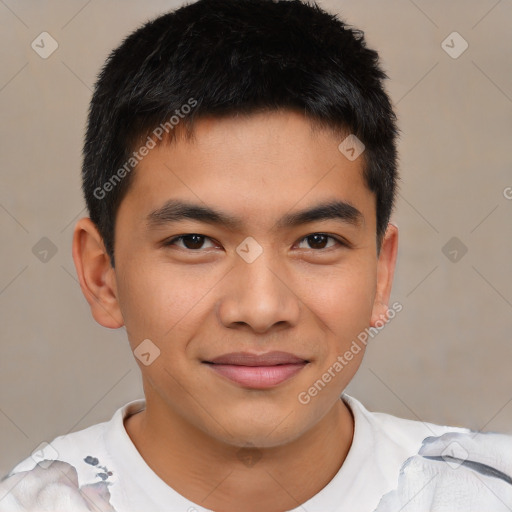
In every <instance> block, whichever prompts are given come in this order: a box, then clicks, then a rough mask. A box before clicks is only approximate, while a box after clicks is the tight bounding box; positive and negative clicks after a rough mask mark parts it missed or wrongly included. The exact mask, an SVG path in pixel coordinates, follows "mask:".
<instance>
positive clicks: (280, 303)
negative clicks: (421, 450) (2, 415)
mask: <svg viewBox="0 0 512 512" xmlns="http://www.w3.org/2000/svg"><path fill="white" fill-rule="evenodd" d="M194 134H195V137H194V139H193V140H186V139H185V138H183V137H178V138H177V140H176V141H174V142H172V143H171V144H165V145H160V146H158V147H157V148H155V149H153V150H152V151H150V153H149V154H148V155H147V156H146V157H145V158H144V159H143V160H142V162H141V163H140V164H139V165H138V167H137V169H136V173H135V175H134V181H133V183H132V185H131V188H130V189H129V191H128V193H127V195H126V196H125V198H124V199H123V201H122V202H121V205H120V208H119V211H118V213H117V217H116V234H115V242H114V246H115V256H116V264H115V269H113V268H112V267H111V266H110V262H109V258H108V256H107V254H106V253H105V249H104V245H103V242H102V239H101V236H100V235H99V233H98V231H97V230H96V228H95V226H94V224H93V223H92V222H91V221H90V219H87V218H84V219H81V220H80V221H78V223H77V225H76V227H75V233H74V241H73V257H74V260H75V265H76V268H77V272H78V276H79V280H80V285H81V288H82V291H83V293H84V295H85V297H86V299H87V300H88V302H89V304H90V306H91V311H92V314H93V316H94V318H95V319H96V321H97V322H98V323H100V324H101V325H103V326H105V327H109V328H118V327H120V326H122V325H125V326H126V329H127V332H128V337H129V341H130V345H131V348H132V350H135V349H136V348H137V346H138V345H139V344H140V343H141V342H142V341H143V340H145V339H150V340H151V341H152V343H154V344H155V345H156V346H157V347H158V349H159V350H160V355H159V356H158V357H157V358H156V359H155V360H154V361H153V362H152V363H151V364H150V365H148V366H146V365H144V364H142V363H141V362H140V361H139V360H137V362H138V364H139V367H140V369H141V372H142V378H143V385H144V391H145V395H146V400H147V406H146V410H145V411H143V412H140V413H138V414H136V415H134V416H132V417H130V418H129V419H127V420H126V421H125V427H126V429H127V432H128V434H129V435H130V437H131V439H132V440H133V442H134V444H135V446H136V447H137V449H138V450H139V452H140V453H141V455H142V456H143V457H144V459H145V460H146V462H147V464H148V465H149V466H150V467H151V468H152V469H153V471H155V472H156V473H157V474H158V476H159V477H160V478H161V479H163V480H164V481H165V482H166V483H168V484H169V485H170V486H172V487H173V488H174V489H175V490H176V491H178V492H179V493H180V494H182V495H183V496H185V497H186V498H188V499H190V500H192V501H193V502H195V503H198V504H200V505H201V506H204V507H206V508H209V509H213V510H216V511H221V512H234V511H240V510H244V511H248V512H252V511H256V510H258V511H261V510H266V511H268V512H277V511H284V510H290V509H292V508H295V507H297V506H299V505H300V504H301V503H304V502H305V501H307V500H308V499H309V498H311V497H312V496H314V495H315V494H316V493H318V492H319V491H320V490H321V489H322V488H323V487H325V485H327V484H328V482H329V481H330V480H331V479H332V478H333V476H334V475H335V474H336V473H337V471H338V470H339V468H340V467H341V465H342V463H343V461H344V460H345V457H346V455H347V453H348V450H349V448H350V445H351V442H352V436H353V418H352V415H351V413H350V410H349V409H348V408H347V407H346V406H345V404H344V403H343V402H342V401H341V400H339V396H340V394H341V392H342V391H343V389H344V388H345V387H346V386H347V384H348V383H349V382H350V380H351V379H352V377H353V376H354V374H355V373H356V371H357V369H358V367H359V365H360V363H361V360H362V357H363V354H364V350H361V351H360V352H359V353H358V354H357V355H354V358H353V359H352V360H351V361H350V363H349V364H348V365H347V366H345V367H344V368H343V370H342V371H340V372H338V373H336V377H335V378H334V379H332V380H331V382H329V384H328V385H327V386H325V388H324V389H323V390H322V391H321V392H319V393H318V395H317V396H315V397H313V398H312V399H311V401H310V402H309V403H308V404H307V405H304V404H302V403H300V402H299V400H298V398H297V397H298V395H299V393H301V392H303V391H306V390H307V389H308V388H310V387H311V386H312V384H313V383H314V382H315V381H317V380H318V379H319V378H320V377H321V376H322V374H323V373H324V372H325V371H326V370H327V369H328V368H329V367H331V366H332V365H333V363H334V362H335V361H336V358H337V357H338V355H342V354H343V353H345V351H346V350H347V349H348V348H349V347H350V345H351V343H352V341H353V340H355V339H356V338H357V335H358V334H359V333H360V332H362V331H364V329H365V328H367V327H368V326H375V322H376V321H378V320H383V319H385V318H386V312H387V304H388V300H389V295H390V291H391V284H392V280H393V272H394V267H395V261H396V252H397V245H398V231H397V228H396V226H394V225H393V224H389V226H388V229H387V232H386V235H385V238H384V242H383V245H382V248H381V251H380V254H379V255H378V254H377V247H376V213H375V196H374V194H373V193H372V192H370V191H369V190H368V188H367V187H366V185H365V183H364V180H363V176H362V165H363V160H362V158H363V157H362V156H361V157H359V158H357V159H356V160H354V161H350V160H349V159H347V158H346V157H345V156H344V155H343V154H342V153H341V152H340V151H339V150H338V145H339V144H340V142H341V140H340V138H339V137H337V136H335V135H334V134H333V133H331V132H330V131H324V130H315V131H313V130H312V127H311V124H310V123H309V122H308V121H307V120H306V119H305V118H304V117H303V116H302V115H301V114H299V113H295V112H292V111H281V112H273V113H265V114H263V113H260V114H254V115H251V116H246V117H239V118H229V119H227V118H226V119H213V118H212V119H202V120H200V121H198V122H197V124H196V126H195V130H194ZM169 199H181V200H186V201H189V202H193V203H196V204H199V205H202V206H208V207H210V208H214V209H216V210H222V211H224V212H226V213H229V214H230V215H232V216H236V217H238V218H240V220H241V226H239V228H237V229H228V228H226V227H223V226H216V225H212V224H207V223H204V222H198V221H197V220H190V219H187V220H184V221H180V222H177V223H173V224H167V225H161V226H159V227H154V228H152V229H149V226H148V222H147V220H146V219H147V216H148V215H149V214H150V213H151V212H152V211H153V210H155V209H157V208H160V207H161V206H162V205H163V204H164V203H165V202H166V201H167V200H169ZM333 199H335V200H343V201H345V202H348V203H350V204H351V205H352V206H354V207H355V208H357V209H358V210H359V211H360V212H361V214H362V221H361V222H360V223H359V224H357V225H354V224H351V223H348V222H342V221H338V220H335V219H329V220H319V221H314V222H310V223H307V224H303V225H300V226H295V227H292V228H279V229H278V228H277V227H276V226H277V221H278V219H280V218H281V217H282V216H283V215H285V214H287V213H290V212H295V211H298V210H302V209H305V208H309V207H311V206H313V205H316V204H318V203H321V202H326V201H330V200H333ZM315 233H325V234H328V235H329V236H333V237H335V238H333V239H330V238H326V239H321V240H320V242H318V241H317V242H316V243H315V240H311V239H308V238H306V237H308V236H310V235H312V234H315ZM186 234H200V235H204V236H205V237H206V238H204V240H202V245H201V241H200V242H199V243H198V242H197V241H193V242H194V243H191V242H190V239H189V242H188V245H187V244H185V242H184V240H181V241H176V242H174V245H169V246H164V245H163V243H162V242H164V241H166V240H167V241H169V240H171V239H173V238H175V237H177V236H180V235H186ZM247 237H252V238H254V239H255V240H256V241H257V243H258V244H259V246H261V248H262V249H263V252H262V254H261V255H260V256H259V257H258V258H257V259H256V260H254V261H253V262H252V263H248V262H246V261H245V260H244V259H242V258H241V257H240V255H239V254H238V253H237V252H236V249H237V247H238V246H239V245H240V244H241V243H242V242H243V241H244V240H245V239H246V238H247ZM336 238H339V239H341V240H343V239H345V240H346V241H348V243H349V246H344V245H341V244H340V243H338V242H337V240H336ZM187 247H188V248H187ZM191 247H192V248H191ZM194 247H198V249H194ZM274 350H278V351H285V352H290V353H293V354H295V355H297V356H299V357H301V358H303V359H306V360H308V361H309V363H308V364H307V365H306V366H305V367H304V368H303V369H302V370H301V371H300V372H299V373H297V374H296V375H295V376H294V377H293V378H291V379H289V380H287V381H285V382H283V383H281V384H279V385H277V386H274V387H272V388H269V389H265V390H258V389H249V388H247V387H243V386H240V385H238V384H235V383H233V382H231V381H229V380H227V379H226V378H224V377H222V376H220V375H218V374H217V373H215V372H214V371H212V369H211V367H210V366H209V365H207V364H205V363H204V362H203V361H205V360H211V359H212V358H214V357H216V356H220V355H222V354H226V353H229V352H235V351H243V352H250V353H253V354H263V353H265V352H269V351H274ZM251 457H252V458H251ZM248 460H250V461H251V462H248Z"/></svg>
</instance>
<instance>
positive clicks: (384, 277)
mask: <svg viewBox="0 0 512 512" xmlns="http://www.w3.org/2000/svg"><path fill="white" fill-rule="evenodd" d="M397 253H398V227H397V226H396V225H395V224H391V223H389V224H388V227H387V229H386V233H385V235H384V239H383V241H382V247H381V250H380V254H379V260H378V262H377V290H376V294H375V300H374V303H373V310H372V316H371V320H370V325H371V326H372V327H375V326H376V322H377V321H379V324H380V323H381V322H384V323H386V322H387V321H388V303H389V297H390V295H391V286H392V285H393V276H394V274H395V265H396V258H397Z"/></svg>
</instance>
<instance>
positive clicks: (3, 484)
mask: <svg viewBox="0 0 512 512" xmlns="http://www.w3.org/2000/svg"><path fill="white" fill-rule="evenodd" d="M143 405H144V401H143V400H135V401H132V402H130V403H128V404H126V405H124V406H123V407H121V408H119V409H118V410H117V411H116V412H115V413H114V415H113V417H112V419H111V420H109V421H106V422H103V423H98V424H95V425H92V426H90V427H88V428H85V429H83V430H80V431H78V432H72V433H70V434H66V435H62V436H58V437H56V438H55V439H53V440H52V441H51V442H49V443H47V442H44V443H41V444H40V445H39V446H38V447H37V448H36V450H34V452H33V453H32V454H31V455H30V456H29V457H27V458H26V459H24V460H22V461H21V462H20V463H18V464H17V465H16V466H15V467H14V468H13V469H12V470H11V471H10V472H9V474H8V475H6V476H5V477H4V478H3V479H2V480H1V481H0V512H15V511H34V512H35V511H37V510H53V509H54V508H58V507H56V504H61V505H62V506H64V508H65V509H66V510H73V511H75V510H76V511H78V512H79V511H82V510H83V511H89V510H91V509H90V508H88V505H87V504H89V505H90V504H91V503H93V504H95V505H97V508H94V510H101V511H104V512H112V511H114V509H113V508H112V506H111V505H110V492H109V487H110V486H111V485H112V484H113V483H114V482H115V481H116V480H117V472H116V471H115V470H114V468H113V463H112V460H111V456H110V450H109V446H108V442H107V437H108V436H112V435H115V436H117V434H119V433H122V432H121V431H120V429H122V428H123V419H124V417H125V416H126V415H127V414H129V413H130V412H131V411H133V410H134V409H137V408H140V407H142V406H143ZM45 507H46V508H45ZM64 508H63V509H62V510H64ZM59 510H60V509H59Z"/></svg>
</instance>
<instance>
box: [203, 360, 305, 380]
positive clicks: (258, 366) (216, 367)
mask: <svg viewBox="0 0 512 512" xmlns="http://www.w3.org/2000/svg"><path fill="white" fill-rule="evenodd" d="M203 363H205V364H207V365H208V366H209V367H210V368H211V369H212V370H213V371H215V373H217V374H220V375H221V376H223V377H225V378H227V379H229V380H230V381H232V382H234V383H236V384H238V385H240V386H242V387H247V388H251V389H266V388H271V387H274V386H277V385H278V384H281V383H282V382H284V381H286V380H288V379H290V378H292V377H293V376H295V375H296V374H297V373H299V372H300V371H301V370H302V369H303V368H304V367H305V366H306V365H307V364H308V363H309V361H308V360H306V359H304V358H302V357H299V356H296V355H295V354H291V353H289V352H280V351H273V352H265V353H264V354H252V353H249V352H231V353H229V354H224V355H221V356H218V357H215V358H213V359H210V360H208V361H203Z"/></svg>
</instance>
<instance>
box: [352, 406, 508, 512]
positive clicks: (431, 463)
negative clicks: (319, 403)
mask: <svg viewBox="0 0 512 512" xmlns="http://www.w3.org/2000/svg"><path fill="white" fill-rule="evenodd" d="M347 403H349V405H350V407H351V408H354V409H355V411H356V414H358V415H359V418H360V421H361V418H364V419H365V421H368V422H369V423H370V424H371V425H372V428H373V429H374V430H376V431H378V433H377V434H376V439H377V440H378V441H377V442H381V443H384V444H387V445H388V448H386V447H382V446H381V448H384V451H385V452H386V451H387V453H388V454H390V453H391V451H393V453H401V455H402V456H404V455H406V457H405V458H404V460H403V462H402V463H401V465H400V471H399V474H398V478H397V479H396V484H395V486H394V488H393V489H392V490H391V491H390V492H388V493H386V494H385V495H384V496H383V497H382V499H381V501H380V504H379V506H378V508H377V509H376V510H375V512H391V511H396V510H401V511H402V512H409V511H414V512H427V511H432V510H450V511H464V512H469V511H479V512H480V511H481V510H492V511H493V512H499V511H501V510H503V511H510V510H511V509H512V508H511V507H512V456H511V455H512V436H511V435H507V434H501V433H496V432H485V433H483V432H478V431H472V430H470V429H467V428H461V427H450V426H441V425H435V424H432V423H424V422H422V421H412V420H406V419H402V418H397V417H395V416H392V415H389V414H384V413H373V412H369V411H367V410H366V409H365V408H364V407H363V406H362V404H360V403H359V402H358V401H357V400H355V399H353V398H351V397H348V401H347ZM356 421H357V420H356ZM390 446H392V447H394V448H393V450H390V449H389V447H390Z"/></svg>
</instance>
